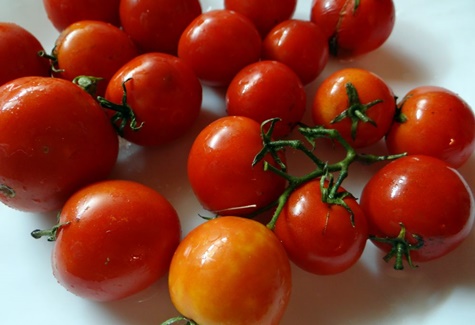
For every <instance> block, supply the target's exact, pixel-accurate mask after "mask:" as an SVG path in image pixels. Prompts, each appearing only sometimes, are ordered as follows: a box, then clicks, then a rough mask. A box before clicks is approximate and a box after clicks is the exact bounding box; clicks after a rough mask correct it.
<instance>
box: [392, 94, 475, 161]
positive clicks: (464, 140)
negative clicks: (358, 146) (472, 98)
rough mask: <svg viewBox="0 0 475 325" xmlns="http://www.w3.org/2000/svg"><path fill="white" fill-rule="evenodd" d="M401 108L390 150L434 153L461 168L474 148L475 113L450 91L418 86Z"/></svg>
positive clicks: (394, 151)
mask: <svg viewBox="0 0 475 325" xmlns="http://www.w3.org/2000/svg"><path fill="white" fill-rule="evenodd" d="M398 110H399V111H398V117H399V118H398V120H397V121H395V123H393V125H392V127H391V129H390V130H389V133H388V135H387V137H386V145H387V147H388V150H389V152H390V153H396V152H407V153H409V154H423V155H429V156H434V157H436V158H439V159H442V160H444V161H446V162H447V163H449V164H450V165H452V166H453V167H456V168H458V167H460V166H462V165H463V164H464V163H465V162H466V161H467V160H468V159H469V158H470V156H471V154H472V153H473V151H474V150H475V115H474V113H473V111H472V109H471V108H470V106H469V105H468V104H467V103H466V102H465V101H464V100H463V99H462V98H460V96H458V95H457V94H455V93H453V92H451V91H450V90H448V89H445V88H441V87H433V86H421V87H417V88H415V89H412V90H411V91H409V92H408V93H407V94H406V95H405V96H404V98H403V99H402V101H401V102H400V103H399V104H398Z"/></svg>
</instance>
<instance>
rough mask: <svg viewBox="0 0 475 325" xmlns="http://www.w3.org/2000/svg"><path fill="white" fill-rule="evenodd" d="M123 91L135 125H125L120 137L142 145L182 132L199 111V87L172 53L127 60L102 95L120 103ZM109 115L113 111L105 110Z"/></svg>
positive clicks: (171, 138) (155, 143) (161, 142)
mask: <svg viewBox="0 0 475 325" xmlns="http://www.w3.org/2000/svg"><path fill="white" fill-rule="evenodd" d="M123 85H125V87H126V91H127V104H128V105H129V106H130V107H131V108H132V110H133V112H134V114H135V116H136V118H137V122H138V124H139V125H140V124H142V123H143V125H142V126H141V127H140V129H138V130H137V131H134V130H132V129H131V128H130V127H129V126H128V125H127V126H126V127H125V129H124V130H123V137H124V138H125V139H127V140H129V141H131V142H133V143H136V144H138V145H142V146H160V145H164V144H167V143H170V142H172V141H174V140H176V139H177V138H179V137H181V136H182V135H183V134H185V133H186V132H187V131H188V130H189V129H190V128H191V126H192V125H193V124H194V122H195V121H196V119H197V118H198V115H199V113H200V110H201V101H202V87H201V84H200V82H199V80H198V78H197V77H196V75H195V74H194V73H193V71H192V70H191V69H190V67H189V66H188V65H187V64H186V63H185V62H183V60H181V59H179V58H178V57H176V56H173V55H169V54H166V53H145V54H142V55H140V56H138V57H136V58H134V59H133V60H131V61H129V62H128V63H127V64H125V65H124V66H123V67H122V68H120V69H119V70H118V71H117V72H116V74H115V75H114V76H113V77H112V78H111V81H110V82H109V85H108V86H107V90H106V96H105V98H106V99H107V100H109V101H111V102H113V103H118V104H120V103H121V102H122V97H123V94H124V90H123ZM108 114H110V115H113V114H115V112H114V111H113V110H110V111H108Z"/></svg>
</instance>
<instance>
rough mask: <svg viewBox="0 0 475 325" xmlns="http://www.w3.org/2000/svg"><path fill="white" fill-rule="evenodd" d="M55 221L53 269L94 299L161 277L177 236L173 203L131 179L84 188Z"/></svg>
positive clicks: (137, 287) (69, 286)
mask: <svg viewBox="0 0 475 325" xmlns="http://www.w3.org/2000/svg"><path fill="white" fill-rule="evenodd" d="M59 223H60V224H62V226H61V227H60V228H59V230H58V232H57V239H56V242H55V246H54V249H53V254H52V263H53V272H54V275H55V277H56V278H57V280H58V282H59V283H60V284H61V285H63V286H64V287H65V288H66V289H67V290H68V291H70V292H72V293H74V294H76V295H78V296H80V297H83V298H86V299H91V300H97V301H111V300H118V299H122V298H125V297H127V296H130V295H132V294H134V293H137V292H139V291H141V290H143V289H145V288H146V287H148V286H149V285H151V284H152V283H154V282H155V281H157V280H158V279H159V278H161V277H163V276H164V275H165V274H166V273H167V271H168V268H169V265H170V261H171V258H172V255H173V252H174V251H175V249H176V247H177V246H178V243H179V241H180V236H181V226H180V221H179V219H178V215H177V213H176V211H175V209H174V208H173V206H172V205H171V204H170V203H169V202H168V201H167V200H166V199H165V198H164V197H163V196H162V195H161V194H160V193H158V192H156V191H155V190H153V189H151V188H149V187H147V186H145V185H142V184H139V183H136V182H132V181H122V180H108V181H103V182H99V183H95V184H91V185H89V186H86V187H84V188H82V189H81V190H79V191H77V192H76V193H75V194H74V195H72V196H71V198H70V199H69V200H68V201H67V202H66V204H65V205H64V207H63V208H62V210H61V213H60V216H59Z"/></svg>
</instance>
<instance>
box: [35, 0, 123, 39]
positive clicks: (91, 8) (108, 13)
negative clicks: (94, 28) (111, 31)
mask: <svg viewBox="0 0 475 325" xmlns="http://www.w3.org/2000/svg"><path fill="white" fill-rule="evenodd" d="M119 2H120V0H81V1H76V0H43V5H44V8H45V11H46V14H47V15H48V18H49V20H50V21H51V23H52V24H53V26H54V27H55V28H56V29H57V30H58V31H60V32H61V31H62V30H63V29H65V28H66V27H68V26H69V25H71V24H72V23H75V22H78V21H81V20H100V21H104V22H107V23H110V24H113V25H114V26H120V20H119Z"/></svg>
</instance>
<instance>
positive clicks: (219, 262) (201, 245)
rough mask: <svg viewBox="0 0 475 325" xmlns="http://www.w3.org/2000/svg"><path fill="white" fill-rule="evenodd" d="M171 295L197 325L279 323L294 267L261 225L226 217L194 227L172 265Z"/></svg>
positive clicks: (288, 296) (182, 311)
mask: <svg viewBox="0 0 475 325" xmlns="http://www.w3.org/2000/svg"><path fill="white" fill-rule="evenodd" d="M168 282H169V289H170V296H171V299H172V302H173V304H174V306H175V307H176V308H177V310H178V311H179V312H180V313H181V314H183V315H184V316H185V317H187V318H191V319H193V320H194V321H195V322H196V323H198V324H249V325H251V324H259V325H261V324H275V325H277V324H279V322H280V320H281V319H282V316H283V314H284V312H285V309H286V307H287V305H288V302H289V298H290V292H291V285H292V284H291V269H290V263H289V260H288V258H287V255H286V253H285V250H284V249H283V247H282V245H281V243H280V242H279V240H278V239H277V238H276V236H275V235H274V234H273V233H272V231H271V230H269V229H267V228H266V227H265V226H264V225H262V224H261V223H258V222H257V221H254V220H251V219H245V218H240V217H233V216H226V217H220V218H217V219H213V220H211V221H207V222H205V223H203V224H201V225H200V226H198V227H197V228H195V229H193V230H192V231H191V232H190V233H189V234H188V235H187V236H186V237H185V238H184V239H183V241H182V242H181V243H180V245H179V246H178V248H177V250H176V252H175V255H174V256H173V259H172V263H171V266H170V275H169V281H168Z"/></svg>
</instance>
